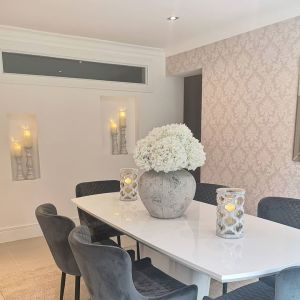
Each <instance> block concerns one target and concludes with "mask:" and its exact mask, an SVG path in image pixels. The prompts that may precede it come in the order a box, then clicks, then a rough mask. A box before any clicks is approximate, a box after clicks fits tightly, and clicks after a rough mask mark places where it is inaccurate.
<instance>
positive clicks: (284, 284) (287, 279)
mask: <svg viewBox="0 0 300 300" xmlns="http://www.w3.org/2000/svg"><path fill="white" fill-rule="evenodd" d="M299 299H300V267H294V268H288V269H285V270H283V271H281V272H280V273H279V274H278V276H277V277H276V286H275V300H299Z"/></svg>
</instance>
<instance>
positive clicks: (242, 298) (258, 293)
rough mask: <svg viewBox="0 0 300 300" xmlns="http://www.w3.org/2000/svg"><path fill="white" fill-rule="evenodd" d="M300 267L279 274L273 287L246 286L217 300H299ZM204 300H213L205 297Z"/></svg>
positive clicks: (260, 283)
mask: <svg viewBox="0 0 300 300" xmlns="http://www.w3.org/2000/svg"><path fill="white" fill-rule="evenodd" d="M299 299H300V267H292V268H288V269H285V270H283V271H281V272H279V273H278V274H277V275H276V278H275V286H274V287H272V286H270V285H268V284H266V283H264V282H262V281H258V282H255V283H252V284H248V285H245V286H243V287H241V288H238V289H236V290H234V291H232V292H229V293H228V294H225V295H223V296H221V297H218V298H215V300H299ZM203 300H212V299H211V298H209V297H204V298H203Z"/></svg>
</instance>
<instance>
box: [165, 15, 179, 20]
mask: <svg viewBox="0 0 300 300" xmlns="http://www.w3.org/2000/svg"><path fill="white" fill-rule="evenodd" d="M178 19H179V17H175V16H172V17H169V18H167V20H168V21H176V20H178Z"/></svg>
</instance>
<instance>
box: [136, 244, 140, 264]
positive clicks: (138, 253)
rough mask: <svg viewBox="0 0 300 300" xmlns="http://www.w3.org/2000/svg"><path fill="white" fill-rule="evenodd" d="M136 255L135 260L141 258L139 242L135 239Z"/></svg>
mask: <svg viewBox="0 0 300 300" xmlns="http://www.w3.org/2000/svg"><path fill="white" fill-rule="evenodd" d="M136 255H137V260H140V259H141V253H140V243H139V242H138V241H136Z"/></svg>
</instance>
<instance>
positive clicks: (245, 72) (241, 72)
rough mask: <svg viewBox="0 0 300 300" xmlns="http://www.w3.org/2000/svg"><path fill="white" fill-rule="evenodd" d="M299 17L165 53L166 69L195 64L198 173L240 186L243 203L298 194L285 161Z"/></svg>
mask: <svg viewBox="0 0 300 300" xmlns="http://www.w3.org/2000/svg"><path fill="white" fill-rule="evenodd" d="M299 57H300V17H297V18H295V19H291V20H288V21H285V22H281V23H278V24H274V25H271V26H267V27H264V28H261V29H258V30H255V31H251V32H249V33H245V34H242V35H239V36H235V37H232V38H229V39H226V40H223V41H220V42H217V43H214V44H211V45H207V46H204V47H201V48H197V49H194V50H191V51H188V52H185V53H180V54H177V55H174V56H171V57H168V58H167V70H168V73H169V74H171V75H176V74H180V73H183V72H188V71H193V70H196V69H200V68H201V69H202V71H203V104H202V105H203V107H202V143H203V144H204V146H205V150H206V153H207V161H206V164H205V166H204V167H203V168H202V181H203V182H212V183H220V184H225V185H229V186H234V187H244V188H245V189H246V191H247V206H246V210H247V211H248V212H250V213H252V214H255V213H256V207H257V202H258V201H259V200H260V199H261V198H262V197H264V196H267V195H278V196H291V197H297V198H300V164H299V163H295V162H293V161H292V152H293V139H294V123H295V112H296V102H297V87H298V69H299V67H298V66H299Z"/></svg>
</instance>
